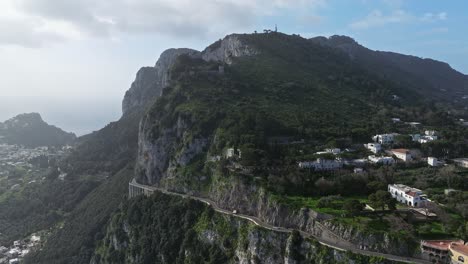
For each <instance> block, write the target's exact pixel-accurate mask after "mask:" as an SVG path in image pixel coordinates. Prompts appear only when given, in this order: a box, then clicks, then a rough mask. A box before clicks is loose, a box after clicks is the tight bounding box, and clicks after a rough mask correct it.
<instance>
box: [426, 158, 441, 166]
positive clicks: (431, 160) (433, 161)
mask: <svg viewBox="0 0 468 264" xmlns="http://www.w3.org/2000/svg"><path fill="white" fill-rule="evenodd" d="M427 164H429V166H431V167H439V166H440V165H442V162H440V161H439V160H437V158H434V157H428V158H427Z"/></svg>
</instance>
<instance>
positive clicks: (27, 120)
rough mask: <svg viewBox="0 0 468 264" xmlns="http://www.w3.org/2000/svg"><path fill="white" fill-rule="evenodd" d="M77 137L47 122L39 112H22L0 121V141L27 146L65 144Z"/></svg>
mask: <svg viewBox="0 0 468 264" xmlns="http://www.w3.org/2000/svg"><path fill="white" fill-rule="evenodd" d="M75 139H76V136H75V134H73V133H68V132H65V131H63V130H61V129H60V128H58V127H55V126H52V125H49V124H47V123H46V122H44V120H42V117H41V115H40V114H38V113H30V114H21V115H18V116H16V117H13V118H11V119H9V120H7V121H5V122H3V123H0V143H7V144H17V145H23V146H26V147H39V146H63V145H67V144H71V143H73V141H74V140H75Z"/></svg>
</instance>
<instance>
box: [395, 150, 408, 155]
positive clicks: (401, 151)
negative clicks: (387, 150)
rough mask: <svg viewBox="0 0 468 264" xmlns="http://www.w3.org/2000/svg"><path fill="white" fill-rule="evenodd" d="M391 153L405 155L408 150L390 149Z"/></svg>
mask: <svg viewBox="0 0 468 264" xmlns="http://www.w3.org/2000/svg"><path fill="white" fill-rule="evenodd" d="M392 152H398V153H404V154H407V153H408V152H409V150H407V149H392Z"/></svg>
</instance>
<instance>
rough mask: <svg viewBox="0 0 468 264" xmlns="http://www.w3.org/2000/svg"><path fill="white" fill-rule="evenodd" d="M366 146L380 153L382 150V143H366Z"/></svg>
mask: <svg viewBox="0 0 468 264" xmlns="http://www.w3.org/2000/svg"><path fill="white" fill-rule="evenodd" d="M364 147H365V148H367V149H368V150H370V151H372V152H373V153H375V154H377V153H379V152H380V151H381V150H382V145H380V144H379V143H368V144H364Z"/></svg>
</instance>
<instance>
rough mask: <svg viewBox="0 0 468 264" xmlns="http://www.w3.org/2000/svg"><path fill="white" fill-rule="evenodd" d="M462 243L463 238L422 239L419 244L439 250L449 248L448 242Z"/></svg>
mask: <svg viewBox="0 0 468 264" xmlns="http://www.w3.org/2000/svg"><path fill="white" fill-rule="evenodd" d="M453 243H456V244H462V245H463V240H422V241H421V245H423V246H426V247H430V248H435V249H439V250H449V247H450V244H453Z"/></svg>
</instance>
